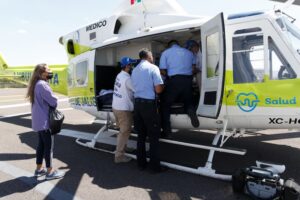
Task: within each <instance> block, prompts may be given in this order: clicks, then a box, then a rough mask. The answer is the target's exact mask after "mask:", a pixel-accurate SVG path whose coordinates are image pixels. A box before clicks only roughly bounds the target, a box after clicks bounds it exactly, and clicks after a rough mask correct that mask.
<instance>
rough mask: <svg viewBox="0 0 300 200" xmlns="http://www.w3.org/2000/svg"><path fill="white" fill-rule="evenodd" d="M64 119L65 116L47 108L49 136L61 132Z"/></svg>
mask: <svg viewBox="0 0 300 200" xmlns="http://www.w3.org/2000/svg"><path fill="white" fill-rule="evenodd" d="M64 119H65V116H64V114H63V113H62V112H60V111H59V110H57V109H55V108H52V107H50V108H49V129H50V131H51V135H55V134H57V133H59V132H60V131H61V127H62V124H63V121H64Z"/></svg>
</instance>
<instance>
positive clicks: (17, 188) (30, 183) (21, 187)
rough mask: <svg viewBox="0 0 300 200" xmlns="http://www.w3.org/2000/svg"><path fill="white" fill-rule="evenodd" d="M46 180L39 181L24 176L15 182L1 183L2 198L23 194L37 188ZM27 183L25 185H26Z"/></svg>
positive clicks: (0, 192)
mask: <svg viewBox="0 0 300 200" xmlns="http://www.w3.org/2000/svg"><path fill="white" fill-rule="evenodd" d="M42 182H44V180H37V179H36V177H34V176H33V177H26V176H22V177H19V178H16V179H13V180H9V181H5V182H2V183H0V188H1V190H0V198H2V197H6V196H9V195H12V194H15V193H22V192H26V191H29V190H32V189H33V188H35V187H36V186H37V185H38V184H40V183H42ZM24 183H25V184H24Z"/></svg>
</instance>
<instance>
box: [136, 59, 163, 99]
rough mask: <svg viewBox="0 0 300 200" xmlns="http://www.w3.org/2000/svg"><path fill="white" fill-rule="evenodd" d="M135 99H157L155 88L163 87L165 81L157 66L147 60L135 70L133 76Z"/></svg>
mask: <svg viewBox="0 0 300 200" xmlns="http://www.w3.org/2000/svg"><path fill="white" fill-rule="evenodd" d="M131 81H132V86H133V89H134V98H143V99H155V89H154V86H157V85H162V84H163V80H162V78H161V75H160V71H159V69H158V67H157V66H156V65H153V64H151V63H150V62H148V61H146V60H142V61H141V63H140V64H139V65H138V66H137V67H136V68H134V70H133V71H132V75H131Z"/></svg>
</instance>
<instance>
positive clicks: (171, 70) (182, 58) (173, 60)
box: [159, 44, 196, 76]
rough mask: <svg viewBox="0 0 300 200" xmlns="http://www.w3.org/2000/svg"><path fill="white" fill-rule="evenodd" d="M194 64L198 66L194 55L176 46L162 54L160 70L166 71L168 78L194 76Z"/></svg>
mask: <svg viewBox="0 0 300 200" xmlns="http://www.w3.org/2000/svg"><path fill="white" fill-rule="evenodd" d="M193 64H196V60H195V57H194V55H193V53H192V52H191V51H189V50H187V49H185V48H182V47H180V46H178V45H176V44H174V45H173V46H172V47H171V48H169V49H166V50H165V51H164V52H163V53H162V55H161V57H160V63H159V68H160V69H166V70H167V73H168V76H174V75H192V74H193Z"/></svg>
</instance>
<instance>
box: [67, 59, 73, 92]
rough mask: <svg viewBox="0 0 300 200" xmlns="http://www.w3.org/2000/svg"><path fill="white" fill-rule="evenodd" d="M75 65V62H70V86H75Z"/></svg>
mask: <svg viewBox="0 0 300 200" xmlns="http://www.w3.org/2000/svg"><path fill="white" fill-rule="evenodd" d="M73 74H74V65H73V63H70V65H69V67H68V86H69V87H73V86H74V77H73Z"/></svg>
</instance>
